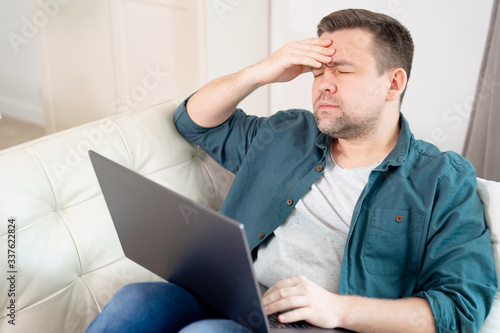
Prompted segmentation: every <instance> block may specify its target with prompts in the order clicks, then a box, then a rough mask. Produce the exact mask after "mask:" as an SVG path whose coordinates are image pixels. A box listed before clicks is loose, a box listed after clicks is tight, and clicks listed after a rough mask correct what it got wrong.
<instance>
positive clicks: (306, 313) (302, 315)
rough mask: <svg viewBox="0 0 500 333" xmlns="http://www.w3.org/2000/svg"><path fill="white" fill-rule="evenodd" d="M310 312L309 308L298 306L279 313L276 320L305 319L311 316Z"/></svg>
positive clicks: (283, 321)
mask: <svg viewBox="0 0 500 333" xmlns="http://www.w3.org/2000/svg"><path fill="white" fill-rule="evenodd" d="M311 314H312V313H311V308H309V307H299V308H296V309H294V310H291V311H287V312H285V313H282V314H280V315H279V316H278V320H279V321H280V322H282V323H293V322H296V321H300V320H307V319H309V318H310V317H311Z"/></svg>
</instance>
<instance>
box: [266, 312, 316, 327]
mask: <svg viewBox="0 0 500 333" xmlns="http://www.w3.org/2000/svg"><path fill="white" fill-rule="evenodd" d="M278 315H279V313H273V314H272V315H269V316H267V319H268V320H269V326H271V328H309V327H311V325H309V324H308V323H307V322H305V321H297V322H295V323H282V322H280V321H279V320H278Z"/></svg>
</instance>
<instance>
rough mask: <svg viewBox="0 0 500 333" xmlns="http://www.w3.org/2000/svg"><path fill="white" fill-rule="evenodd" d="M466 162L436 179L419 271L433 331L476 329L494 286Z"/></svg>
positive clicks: (485, 236) (485, 234) (488, 239)
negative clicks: (431, 315)
mask: <svg viewBox="0 0 500 333" xmlns="http://www.w3.org/2000/svg"><path fill="white" fill-rule="evenodd" d="M476 189H477V180H476V175H475V171H474V169H473V167H472V166H471V165H470V164H468V163H467V162H465V163H462V164H460V165H455V167H454V168H451V169H450V170H449V172H447V173H446V174H445V175H444V176H443V177H442V179H440V182H439V184H438V189H437V194H436V197H435V201H434V209H433V213H432V216H431V223H430V228H429V232H428V237H427V244H426V251H425V257H424V261H423V265H422V270H421V273H420V276H419V283H418V284H419V288H418V289H419V290H421V291H420V292H419V293H417V294H416V295H415V296H419V297H423V298H425V299H427V300H428V302H429V304H430V306H431V308H432V311H433V314H434V318H435V323H436V331H437V332H478V331H479V329H480V328H481V326H482V324H483V322H484V320H485V318H486V316H487V315H488V313H489V311H490V309H491V306H492V303H493V299H494V295H495V293H496V291H497V289H498V282H497V275H496V270H495V264H494V260H493V251H492V246H491V237H490V231H489V229H488V228H487V226H486V222H485V220H484V214H483V208H482V204H481V201H480V199H479V197H478V195H477V193H476Z"/></svg>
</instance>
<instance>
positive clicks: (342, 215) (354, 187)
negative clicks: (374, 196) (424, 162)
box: [254, 156, 382, 293]
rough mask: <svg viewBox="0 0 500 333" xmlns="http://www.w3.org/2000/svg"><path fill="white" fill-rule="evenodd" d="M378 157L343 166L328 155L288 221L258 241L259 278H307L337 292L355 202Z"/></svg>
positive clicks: (267, 281) (269, 280) (265, 281)
mask: <svg viewBox="0 0 500 333" xmlns="http://www.w3.org/2000/svg"><path fill="white" fill-rule="evenodd" d="M381 162H382V160H381V161H379V162H377V163H375V164H372V165H370V166H367V167H363V168H356V169H342V168H340V167H339V166H337V165H336V164H335V162H334V161H333V159H332V157H331V156H330V158H329V159H328V162H327V165H326V168H325V171H324V172H323V174H322V175H321V177H320V178H319V179H318V180H317V181H316V182H315V183H314V184H313V185H312V187H311V188H310V189H309V190H308V191H307V192H306V194H305V195H304V196H303V197H302V199H301V200H299V202H297V205H296V206H295V209H294V210H293V211H292V212H291V213H290V215H289V216H288V218H287V219H286V221H285V222H284V223H283V224H282V225H281V226H279V227H278V228H277V229H276V230H275V231H274V237H270V238H269V239H268V240H266V241H265V242H264V243H262V244H261V245H260V246H259V248H258V252H257V259H256V261H255V262H254V270H255V273H256V275H257V280H258V281H259V282H260V283H262V284H263V285H265V286H267V287H271V286H272V285H273V284H274V283H276V282H278V281H280V280H283V279H286V278H290V277H294V276H306V277H307V278H308V279H309V280H311V281H313V282H315V283H317V284H318V285H320V286H322V287H323V288H325V289H326V290H329V291H331V292H335V293H338V291H339V284H340V269H341V266H342V260H343V256H344V248H345V244H346V240H347V235H348V233H349V226H350V224H351V218H352V213H353V211H354V206H355V205H356V202H357V200H358V198H359V196H360V194H361V192H362V191H363V189H364V187H365V186H366V184H367V182H368V177H369V175H370V172H371V171H372V170H373V169H374V168H376V167H377V166H378V165H379V164H380V163H381Z"/></svg>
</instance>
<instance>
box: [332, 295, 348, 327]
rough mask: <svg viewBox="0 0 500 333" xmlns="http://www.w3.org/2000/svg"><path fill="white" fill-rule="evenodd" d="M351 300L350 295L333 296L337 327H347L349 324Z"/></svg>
mask: <svg viewBox="0 0 500 333" xmlns="http://www.w3.org/2000/svg"><path fill="white" fill-rule="evenodd" d="M350 298H352V296H348V295H338V294H332V302H333V307H332V309H334V311H335V313H334V317H335V322H336V323H335V327H346V325H347V324H348V311H347V309H349V306H350Z"/></svg>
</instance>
